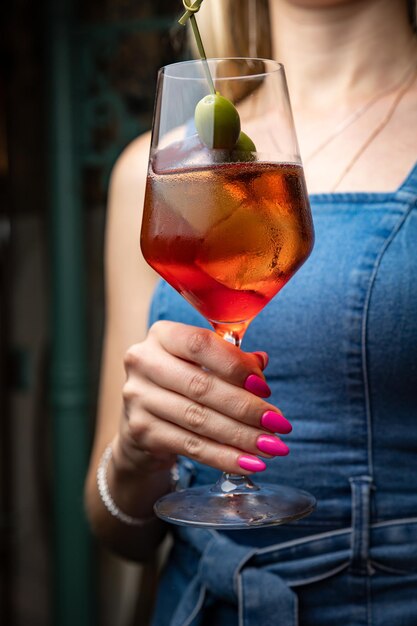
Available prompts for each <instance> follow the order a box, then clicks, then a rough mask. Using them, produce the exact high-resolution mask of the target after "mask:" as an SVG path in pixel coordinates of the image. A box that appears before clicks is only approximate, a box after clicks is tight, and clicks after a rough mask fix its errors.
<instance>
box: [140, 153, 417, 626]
mask: <svg viewBox="0 0 417 626" xmlns="http://www.w3.org/2000/svg"><path fill="white" fill-rule="evenodd" d="M310 200H311V206H312V211H313V219H314V225H315V232H316V243H315V247H314V250H313V252H312V254H311V256H310V258H309V259H308V260H307V262H306V263H305V264H304V266H303V267H302V268H301V269H300V270H299V271H298V273H297V274H296V275H295V276H294V277H293V278H292V280H291V281H290V282H289V283H288V284H287V285H286V286H285V287H284V289H283V290H282V292H281V293H280V294H278V296H277V297H276V298H275V299H273V300H272V301H271V302H270V303H269V305H268V306H267V307H265V309H263V311H261V313H260V314H259V315H258V316H257V318H256V319H255V320H254V321H253V322H252V324H251V326H250V327H249V330H248V331H247V333H246V335H245V338H244V341H243V349H244V350H246V351H254V350H266V351H268V353H269V356H270V362H269V365H268V367H267V369H266V371H265V375H266V378H267V382H268V384H269V385H270V387H271V389H272V397H271V399H270V401H271V402H272V403H273V404H276V406H278V407H279V408H280V409H281V410H282V411H283V413H284V415H285V416H286V417H287V418H288V419H289V420H290V421H291V422H292V424H293V432H292V433H291V434H290V435H287V436H285V437H284V439H285V441H286V442H287V443H288V445H289V447H290V450H291V452H290V454H289V456H287V457H278V458H276V459H273V460H270V461H267V465H268V467H267V470H266V471H265V472H264V473H263V474H261V475H259V476H260V477H261V478H262V481H264V482H268V481H269V482H276V483H279V484H286V485H291V486H294V487H298V488H301V489H305V490H307V491H310V492H311V493H313V494H314V495H315V496H316V498H317V502H318V505H317V509H316V510H315V512H314V513H313V514H312V515H310V516H309V517H307V518H305V519H303V520H300V521H298V522H293V523H291V524H287V525H284V526H276V527H270V528H266V529H256V530H248V531H243V530H242V531H229V532H219V531H216V530H207V529H198V528H197V529H196V528H194V529H192V528H186V527H178V526H172V527H170V530H171V532H172V534H173V539H174V541H173V547H172V549H171V552H170V555H169V558H168V560H167V563H166V565H165V568H164V571H163V573H162V577H161V582H160V586H159V592H158V597H157V602H156V608H155V613H154V617H153V621H152V625H153V626H197V625H198V626H235V625H236V626H336V625H339V624H343V626H371V625H372V626H417V165H416V166H415V167H414V168H413V170H412V171H411V172H410V174H409V176H408V177H407V179H406V180H405V181H404V183H403V184H402V185H401V187H400V188H399V189H398V190H397V191H396V192H393V193H334V194H316V195H312V196H311V198H310ZM158 319H170V320H176V321H181V322H185V323H189V324H193V325H197V326H207V323H206V322H205V321H204V319H203V318H202V317H201V316H200V315H199V314H198V313H197V312H196V311H195V310H194V309H193V308H192V307H191V306H190V305H189V304H187V302H185V300H183V299H182V297H181V296H180V295H178V294H177V293H176V292H175V291H174V290H173V289H172V288H171V287H169V285H167V284H166V283H165V282H163V281H162V282H160V283H159V285H158V287H157V289H156V292H155V296H154V299H153V304H152V308H151V322H153V321H155V320H158ZM180 475H181V480H182V483H183V486H185V485H186V484H190V485H203V484H213V483H214V482H215V481H216V479H217V477H218V472H217V471H216V470H214V469H212V468H210V467H207V466H203V465H200V464H198V463H194V462H191V461H189V460H187V459H180ZM255 480H256V476H255Z"/></svg>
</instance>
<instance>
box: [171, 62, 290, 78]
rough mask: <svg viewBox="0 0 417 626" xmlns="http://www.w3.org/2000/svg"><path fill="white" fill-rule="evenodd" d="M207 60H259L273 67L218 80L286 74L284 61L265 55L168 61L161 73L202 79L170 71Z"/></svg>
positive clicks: (174, 76)
mask: <svg viewBox="0 0 417 626" xmlns="http://www.w3.org/2000/svg"><path fill="white" fill-rule="evenodd" d="M205 61H207V62H208V63H209V64H210V62H211V61H235V62H236V61H258V62H262V63H265V64H266V63H267V64H269V65H271V64H272V66H273V67H272V68H271V69H270V70H268V71H265V72H258V73H256V74H247V75H243V76H240V75H231V76H216V77H215V80H216V81H223V80H250V79H258V80H259V79H261V78H265V77H266V76H271V75H273V74H275V73H279V72H283V73H284V74H285V68H284V65H283V64H282V63H280V62H279V61H275V60H274V59H266V58H263V57H207V59H190V60H188V61H177V62H175V63H168V64H167V65H163V66H162V67H161V68H160V69H159V72H158V73H159V74H162V75H163V76H164V77H166V78H169V79H171V78H172V79H175V80H192V81H200V80H201V79H202V78H203V77H202V76H177V75H175V74H170V73H169V71H167V70H170V69H173V68H178V67H185V66H193V65H194V66H197V65H202V64H203V63H204V62H205Z"/></svg>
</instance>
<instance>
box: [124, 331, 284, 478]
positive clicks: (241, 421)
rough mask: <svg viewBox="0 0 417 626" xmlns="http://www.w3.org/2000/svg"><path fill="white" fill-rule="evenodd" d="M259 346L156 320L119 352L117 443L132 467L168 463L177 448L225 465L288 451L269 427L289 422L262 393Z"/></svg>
mask: <svg viewBox="0 0 417 626" xmlns="http://www.w3.org/2000/svg"><path fill="white" fill-rule="evenodd" d="M266 362H267V356H266V354H265V353H252V354H250V353H245V352H242V351H241V350H239V349H238V348H236V347H235V346H233V345H232V344H230V343H227V342H226V341H224V340H223V339H221V338H219V337H218V336H216V335H215V333H214V332H212V331H210V330H206V329H201V328H196V327H193V326H188V325H184V324H179V323H174V322H167V321H160V322H157V323H155V324H154V325H153V326H152V327H151V328H150V330H149V332H148V335H147V337H146V339H145V340H144V341H143V342H141V343H139V344H136V345H134V346H132V347H131V348H130V349H129V350H128V352H127V353H126V357H125V369H126V374H127V380H126V383H125V385H124V389H123V398H124V416H123V420H122V426H121V431H120V435H119V437H118V443H119V445H120V447H121V449H122V450H123V453H124V456H125V458H127V459H128V460H129V462H131V463H133V464H134V466H135V467H136V469H138V468H143V469H144V471H146V472H148V471H157V470H161V469H163V468H165V467H166V468H168V467H170V466H171V465H172V464H173V462H174V461H175V457H176V455H177V454H181V455H185V456H187V457H189V458H191V459H193V460H195V461H198V462H200V463H204V464H206V465H210V466H211V467H214V468H216V469H219V470H222V471H225V472H229V473H240V474H250V473H252V472H256V471H262V470H263V469H265V463H264V462H263V461H262V460H261V459H258V458H257V455H260V456H263V457H266V458H270V457H271V456H277V455H279V456H283V455H286V454H288V452H289V450H288V447H287V446H286V445H285V444H284V443H283V442H282V441H280V439H278V437H276V436H275V435H273V434H271V432H279V433H288V432H290V431H291V425H290V424H289V422H288V421H287V420H286V419H285V418H284V417H283V415H282V414H281V412H280V411H279V410H278V409H277V408H276V407H274V406H272V405H271V404H269V403H267V402H266V401H265V400H264V399H263V398H265V397H268V396H269V395H270V391H269V388H268V386H267V384H266V383H265V381H264V376H263V373H262V370H263V369H264V367H265V365H266Z"/></svg>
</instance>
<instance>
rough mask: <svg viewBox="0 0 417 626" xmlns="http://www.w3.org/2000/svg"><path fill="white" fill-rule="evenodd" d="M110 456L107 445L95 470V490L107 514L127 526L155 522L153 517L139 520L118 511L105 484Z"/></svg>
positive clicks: (109, 448) (111, 453) (111, 452)
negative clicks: (96, 489)
mask: <svg viewBox="0 0 417 626" xmlns="http://www.w3.org/2000/svg"><path fill="white" fill-rule="evenodd" d="M112 456H113V451H112V447H111V445H108V446H107V448H106V449H105V450H104V452H103V456H102V457H101V459H100V463H99V466H98V468H97V488H98V492H99V494H100V498H101V501H102V502H103V504H104V506H105V507H106V509H107V510H108V512H109V513H110V514H111V515H113V517H115V518H116V519H118V520H119V521H120V522H123V523H124V524H128V526H144V525H145V524H147V523H149V522H153V521H155V520H156V517H155V516H154V517H146V518H143V519H140V518H138V517H132V516H131V515H127V513H123V511H121V510H120V509H119V507H118V506H117V504H116V503H115V501H114V500H113V498H112V496H111V494H110V490H109V485H108V482H107V467H108V465H109V462H110V459H111V458H112Z"/></svg>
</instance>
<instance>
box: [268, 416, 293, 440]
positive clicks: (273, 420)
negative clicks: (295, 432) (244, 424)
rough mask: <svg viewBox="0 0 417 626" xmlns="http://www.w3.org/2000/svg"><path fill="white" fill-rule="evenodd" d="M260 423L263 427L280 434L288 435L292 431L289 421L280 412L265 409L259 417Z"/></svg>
mask: <svg viewBox="0 0 417 626" xmlns="http://www.w3.org/2000/svg"><path fill="white" fill-rule="evenodd" d="M261 424H262V426H263V427H264V428H267V429H268V430H272V431H273V432H274V433H280V434H281V435H288V433H290V432H291V431H292V426H291V424H290V422H289V421H288V420H287V419H285V417H284V416H283V415H281V414H280V413H275V411H266V412H265V413H264V414H263V415H262V417H261Z"/></svg>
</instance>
